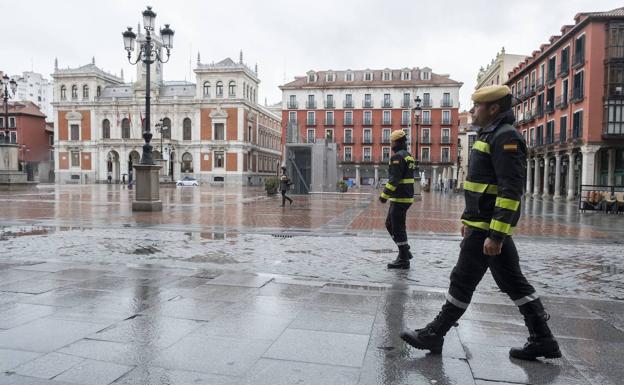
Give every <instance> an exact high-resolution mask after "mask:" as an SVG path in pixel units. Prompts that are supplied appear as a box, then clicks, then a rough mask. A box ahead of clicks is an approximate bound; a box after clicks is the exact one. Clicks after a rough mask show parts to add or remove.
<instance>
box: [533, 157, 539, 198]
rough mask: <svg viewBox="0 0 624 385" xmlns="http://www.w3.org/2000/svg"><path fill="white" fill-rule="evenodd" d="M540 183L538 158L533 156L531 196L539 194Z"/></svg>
mask: <svg viewBox="0 0 624 385" xmlns="http://www.w3.org/2000/svg"><path fill="white" fill-rule="evenodd" d="M539 185H540V158H535V171H534V172H533V196H535V197H537V196H538V195H539Z"/></svg>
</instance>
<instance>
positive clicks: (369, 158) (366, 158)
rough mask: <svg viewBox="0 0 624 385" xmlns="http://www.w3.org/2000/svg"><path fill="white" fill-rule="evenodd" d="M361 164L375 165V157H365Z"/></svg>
mask: <svg viewBox="0 0 624 385" xmlns="http://www.w3.org/2000/svg"><path fill="white" fill-rule="evenodd" d="M361 163H366V164H368V163H373V157H372V156H366V155H363V156H362V161H361Z"/></svg>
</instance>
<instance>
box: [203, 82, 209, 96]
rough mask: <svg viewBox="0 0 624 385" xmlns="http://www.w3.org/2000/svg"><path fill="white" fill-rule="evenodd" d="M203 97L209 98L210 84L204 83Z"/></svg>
mask: <svg viewBox="0 0 624 385" xmlns="http://www.w3.org/2000/svg"><path fill="white" fill-rule="evenodd" d="M204 96H205V97H207V98H209V97H210V82H204Z"/></svg>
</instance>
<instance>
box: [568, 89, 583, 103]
mask: <svg viewBox="0 0 624 385" xmlns="http://www.w3.org/2000/svg"><path fill="white" fill-rule="evenodd" d="M584 97H585V95H584V94H583V89H582V88H575V89H573V90H572V92H571V93H570V102H571V103H578V102H580V101H582V100H583V98H584Z"/></svg>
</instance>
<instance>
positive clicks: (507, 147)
mask: <svg viewBox="0 0 624 385" xmlns="http://www.w3.org/2000/svg"><path fill="white" fill-rule="evenodd" d="M503 151H512V152H516V151H518V143H507V144H503Z"/></svg>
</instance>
